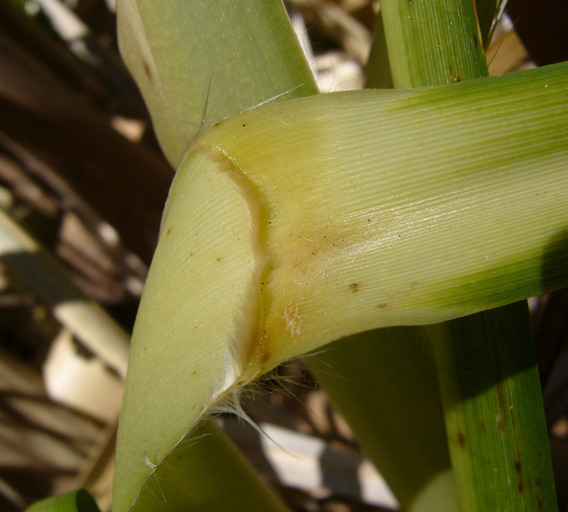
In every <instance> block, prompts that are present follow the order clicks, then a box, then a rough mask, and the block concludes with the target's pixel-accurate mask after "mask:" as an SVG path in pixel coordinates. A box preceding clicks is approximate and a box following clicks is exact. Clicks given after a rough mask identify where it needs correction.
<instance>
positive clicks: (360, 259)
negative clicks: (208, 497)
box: [114, 65, 568, 512]
mask: <svg viewBox="0 0 568 512" xmlns="http://www.w3.org/2000/svg"><path fill="white" fill-rule="evenodd" d="M505 86H507V89H506V91H507V94H506V95H504V94H502V91H503V90H504V89H503V88H504V87H505ZM567 94H568V68H567V67H566V66H565V65H561V66H557V67H553V68H547V69H541V70H538V71H536V72H527V73H522V74H517V75H514V76H509V77H502V78H498V79H483V80H479V81H473V82H467V83H462V84H456V85H453V86H450V87H437V88H428V89H418V90H407V91H404V90H398V91H373V90H367V91H357V92H351V93H341V94H339V93H338V94H330V95H323V96H317V97H310V98H305V99H299V100H293V101H290V102H282V103H279V104H274V105H264V106H262V107H259V108H257V109H253V110H250V111H246V112H243V113H242V114H239V115H236V116H233V117H231V118H228V119H226V120H224V121H221V122H220V123H218V124H217V125H215V126H214V127H213V128H212V129H211V130H209V131H208V132H207V133H206V134H205V135H204V136H203V137H202V138H201V139H200V141H199V142H198V143H196V145H195V146H194V149H193V150H192V151H191V152H190V153H189V154H188V155H187V156H186V158H185V159H184V161H183V163H182V165H181V168H180V169H179V171H178V173H177V174H176V177H175V181H174V184H173V187H172V190H171V193H170V197H169V200H168V204H167V207H166V211H165V214H164V218H163V222H162V228H161V234H160V242H159V245H158V249H157V251H156V255H155V258H154V261H153V263H152V268H151V270H150V275H149V278H148V282H147V285H146V289H145V291H144V296H143V300H142V304H141V307H140V311H139V315H138V319H137V323H136V327H135V332H134V337H133V342H132V352H131V359H130V366H129V370H128V376H127V381H126V391H125V401H124V405H123V411H122V417H121V424H120V431H119V443H118V453H117V476H116V481H115V495H114V499H115V503H114V510H115V511H116V512H120V511H122V510H126V509H128V508H129V507H130V505H131V504H132V503H133V502H134V501H135V498H136V496H137V494H138V491H139V488H140V486H142V484H143V482H144V481H145V479H147V478H149V477H151V475H152V473H153V470H154V466H155V465H157V464H159V463H160V462H161V461H162V460H163V459H164V457H165V456H167V454H168V453H170V452H171V450H172V449H173V448H174V446H175V445H176V444H177V443H178V442H180V441H181V439H182V438H183V437H184V436H185V435H186V433H187V432H189V431H190V430H191V429H192V428H193V426H194V425H195V423H196V422H197V421H198V420H199V419H200V418H201V417H202V416H203V414H204V413H206V412H207V411H208V410H210V409H211V408H212V407H214V406H216V404H218V403H219V402H220V401H222V400H228V399H231V397H232V396H233V395H234V393H233V392H234V390H236V389H238V388H239V387H240V386H241V385H242V384H244V383H246V382H248V381H250V380H252V379H254V378H255V377H257V376H259V375H260V374H262V373H265V372H266V371H269V370H270V369H271V368H273V367H274V366H275V365H277V364H279V363H280V362H282V361H284V360H286V359H289V358H291V357H295V356H298V355H301V354H304V353H306V352H308V351H310V350H313V349H315V348H317V347H319V346H321V345H323V344H325V343H328V342H330V341H332V340H335V339H338V338H341V337H344V336H347V335H349V334H353V333H356V332H361V331H364V330H368V329H374V328H377V327H382V326H392V325H409V324H426V323H432V322H439V321H442V320H446V319H450V318H455V317H459V316H462V315H466V314H470V313H473V312H476V311H480V310H483V309H487V308H492V307H495V306H498V305H501V304H505V303H509V302H512V301H516V300H519V299H521V298H524V297H527V296H530V295H533V294H536V293H539V292H542V291H543V290H545V289H550V288H554V287H559V286H562V285H565V284H566V283H567V282H568V278H567V275H568V274H567V271H566V268H565V265H564V264H563V261H564V260H565V258H566V255H567V252H568V251H567V249H566V246H567V237H568V236H567V232H568V231H567V229H568V215H567V213H566V212H567V207H568V130H567V128H568V108H567V101H566V98H567ZM377 120H380V121H379V122H377ZM376 141H380V143H376ZM478 148H483V150H482V151H480V150H478ZM403 171H404V172H403Z"/></svg>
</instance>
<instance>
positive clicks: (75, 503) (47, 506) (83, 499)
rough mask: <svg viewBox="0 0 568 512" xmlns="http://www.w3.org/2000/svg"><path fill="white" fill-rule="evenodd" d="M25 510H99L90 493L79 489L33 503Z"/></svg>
mask: <svg viewBox="0 0 568 512" xmlns="http://www.w3.org/2000/svg"><path fill="white" fill-rule="evenodd" d="M26 512H100V510H99V507H97V504H96V503H95V500H94V499H93V498H92V497H91V495H90V494H89V493H88V492H87V491H85V490H83V489H81V490H78V491H72V492H68V493H66V494H60V495H58V496H52V497H51V498H47V499H45V500H42V501H38V502H37V503H34V504H33V505H32V506H31V507H29V508H27V509H26Z"/></svg>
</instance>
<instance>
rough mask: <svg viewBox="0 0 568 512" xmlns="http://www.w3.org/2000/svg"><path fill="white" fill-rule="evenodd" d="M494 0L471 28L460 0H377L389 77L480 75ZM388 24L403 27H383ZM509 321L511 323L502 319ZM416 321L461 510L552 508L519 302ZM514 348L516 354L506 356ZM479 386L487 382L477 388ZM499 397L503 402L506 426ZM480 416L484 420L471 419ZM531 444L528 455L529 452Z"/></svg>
mask: <svg viewBox="0 0 568 512" xmlns="http://www.w3.org/2000/svg"><path fill="white" fill-rule="evenodd" d="M494 4H495V2H484V3H480V8H481V9H482V11H483V12H482V16H481V17H480V18H481V20H482V22H483V23H484V24H483V25H482V26H481V28H480V29H478V30H475V29H476V28H477V26H476V24H475V20H476V13H475V12H474V11H473V4H472V3H471V2H468V1H464V2H460V1H452V0H442V1H439V2H421V1H418V2H408V3H407V2H397V1H391V0H386V1H384V2H383V3H382V5H383V9H384V16H385V18H386V19H388V20H390V22H389V24H388V25H387V27H388V29H387V34H386V39H387V44H388V48H389V52H390V62H391V66H393V67H394V69H395V70H396V71H395V72H394V75H395V78H394V83H395V86H397V87H409V86H425V85H433V84H440V83H448V82H451V81H461V80H468V79H474V78H479V77H481V76H487V75H488V71H487V66H486V63H485V62H486V61H485V55H484V52H483V51H482V43H481V42H482V40H483V39H484V36H485V37H486V36H487V34H488V33H489V28H490V23H488V21H487V20H488V18H489V17H488V16H487V12H488V11H489V10H491V9H492V8H494V7H498V5H494ZM497 4H499V2H498V3H497ZM431 15H434V17H435V19H432V17H431ZM397 24H402V25H403V26H404V27H406V29H403V30H401V31H397V30H393V27H396V26H397ZM484 32H485V34H484ZM401 38H402V40H401ZM460 42H461V43H460ZM405 43H406V44H405ZM511 323H512V324H513V326H515V328H512V329H511V328H509V329H508V327H509V326H510V324H511ZM518 326H521V327H518ZM422 329H423V330H424V333H425V337H426V338H427V339H429V340H430V342H431V343H432V346H433V350H434V352H435V354H436V359H437V361H438V374H439V380H440V386H441V390H442V399H443V403H444V409H445V417H446V429H447V433H448V439H449V447H450V454H451V457H452V464H453V468H454V473H455V478H456V482H457V487H458V495H459V498H460V508H461V510H462V511H464V512H467V511H472V512H473V511H483V510H493V509H511V510H542V505H543V504H544V505H545V509H546V510H554V509H555V508H556V499H555V494H554V484H553V481H554V480H553V475H552V465H551V463H550V457H549V454H548V453H549V450H548V438H547V431H546V424H545V421H544V416H543V414H542V412H541V411H543V404H542V396H541V393H540V382H539V378H538V372H537V371H536V357H535V355H534V351H533V350H532V343H533V340H532V335H531V330H530V322H529V320H528V310H527V308H526V304H513V305H510V306H507V307H504V308H501V309H498V310H493V311H487V312H483V313H480V314H478V315H475V316H474V317H465V318H463V319H457V320H454V321H452V322H451V325H450V326H445V327H443V326H433V327H431V326H425V327H423V328H422ZM519 330H520V331H519ZM523 330H524V331H523ZM515 353H517V357H515V358H512V357H511V354H515ZM488 360H489V361H491V363H492V371H491V372H490V373H489V374H487V373H485V372H482V371H481V372H480V371H467V368H468V366H467V365H472V367H474V368H475V369H476V370H478V369H479V368H483V366H484V365H487V363H488ZM526 368H532V369H533V370H532V371H526ZM491 379H493V381H491ZM483 387H489V389H487V390H484V392H480V391H479V390H480V389H482V388H483ZM527 390H528V392H527ZM476 391H477V393H476ZM504 407H510V411H508V412H509V417H510V419H511V420H510V422H509V425H508V427H507V429H506V431H505V430H504V429H503V428H502V425H503V423H502V422H503V421H504V419H503V417H504V416H503V414H504V411H503V408H504ZM513 409H514V410H513ZM495 418H497V419H495ZM486 421H487V423H486ZM481 424H483V425H484V426H485V427H484V428H480V425H481ZM464 429H465V430H467V433H466V432H464ZM529 432H530V434H529ZM523 436H524V437H523ZM519 440H525V442H520V441H519ZM535 451H536V452H537V453H538V454H539V455H538V456H532V454H534V453H535ZM488 454H500V455H501V458H498V457H497V456H494V457H492V456H491V455H490V456H489V457H488ZM535 478H536V479H537V480H538V481H539V484H538V485H536V484H534V480H535ZM511 482H515V483H516V485H515V484H513V485H512V484H511Z"/></svg>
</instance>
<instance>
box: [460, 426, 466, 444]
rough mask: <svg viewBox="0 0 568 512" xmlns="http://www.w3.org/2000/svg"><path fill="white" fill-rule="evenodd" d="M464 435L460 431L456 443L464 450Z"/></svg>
mask: <svg viewBox="0 0 568 512" xmlns="http://www.w3.org/2000/svg"><path fill="white" fill-rule="evenodd" d="M465 441H466V440H465V434H464V433H463V432H462V431H461V430H460V431H458V443H459V445H460V447H461V448H465Z"/></svg>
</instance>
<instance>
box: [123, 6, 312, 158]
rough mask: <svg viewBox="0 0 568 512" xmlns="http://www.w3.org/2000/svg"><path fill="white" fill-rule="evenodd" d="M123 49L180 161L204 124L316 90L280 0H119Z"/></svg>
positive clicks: (162, 137) (163, 140)
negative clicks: (266, 103)
mask: <svg viewBox="0 0 568 512" xmlns="http://www.w3.org/2000/svg"><path fill="white" fill-rule="evenodd" d="M117 16H118V35H119V43H120V51H121V54H122V56H123V58H124V60H125V62H126V64H127V66H128V69H129V70H130V72H131V73H132V76H133V77H134V78H135V80H136V82H137V84H138V87H139V88H140V90H141V91H142V94H143V96H144V100H145V101H146V104H147V106H148V109H149V110H150V114H151V116H152V121H153V125H154V130H155V131H156V134H157V136H158V139H159V141H160V144H161V146H162V149H163V151H164V153H165V154H166V156H167V158H168V160H169V161H170V162H171V163H172V165H173V166H174V167H176V168H177V166H178V165H179V163H180V161H181V158H182V156H183V154H184V152H185V151H186V150H187V148H188V147H189V146H191V144H192V141H195V139H196V137H197V136H199V135H200V134H201V133H202V132H203V129H204V127H207V126H210V125H211V124H213V123H215V122H216V121H218V120H219V119H222V118H224V117H227V116H230V115H233V114H236V113H238V112H241V111H242V110H245V109H247V108H250V107H252V106H254V105H257V104H259V103H262V102H264V101H267V100H268V99H270V98H276V99H291V98H297V97H300V96H305V95H306V94H314V93H316V92H317V87H316V85H315V82H314V79H313V77H312V75H311V73H310V71H309V68H308V67H307V65H306V62H305V59H304V57H303V54H302V52H301V51H300V48H299V44H298V41H297V39H296V37H295V35H294V33H293V31H292V27H291V26H290V21H289V19H288V16H287V14H286V11H285V9H284V6H283V4H282V1H281V0H239V1H238V2H235V1H234V0H216V1H215V2H211V1H207V0H192V1H191V2H187V1H180V0H176V1H174V0H119V1H118V2H117Z"/></svg>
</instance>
